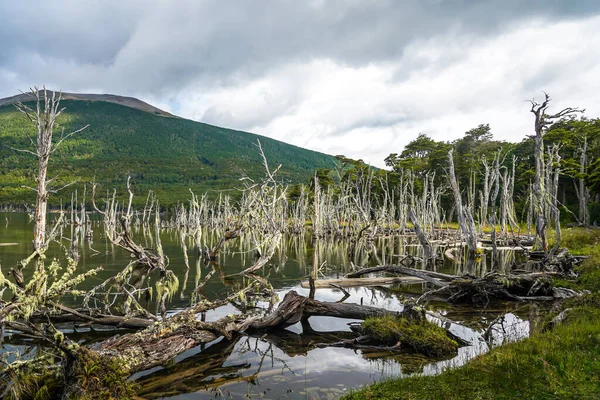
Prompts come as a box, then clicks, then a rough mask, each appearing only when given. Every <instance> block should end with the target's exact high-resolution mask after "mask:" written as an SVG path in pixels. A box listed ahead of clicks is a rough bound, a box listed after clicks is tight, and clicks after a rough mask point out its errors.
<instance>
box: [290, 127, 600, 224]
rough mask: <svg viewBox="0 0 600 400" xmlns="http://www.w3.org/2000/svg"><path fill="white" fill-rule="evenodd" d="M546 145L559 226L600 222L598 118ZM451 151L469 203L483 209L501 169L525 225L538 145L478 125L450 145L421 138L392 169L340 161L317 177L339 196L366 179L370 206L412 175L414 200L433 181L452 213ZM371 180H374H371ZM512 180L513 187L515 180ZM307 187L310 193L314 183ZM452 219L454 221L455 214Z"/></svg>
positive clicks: (560, 131) (550, 133)
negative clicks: (504, 138) (511, 139)
mask: <svg viewBox="0 0 600 400" xmlns="http://www.w3.org/2000/svg"><path fill="white" fill-rule="evenodd" d="M544 146H545V152H546V162H547V163H550V165H548V168H547V170H548V171H549V172H548V173H550V171H552V173H555V172H556V171H558V174H557V175H556V177H557V178H558V182H557V183H558V184H557V187H555V188H553V192H554V194H553V196H555V199H556V202H557V204H558V206H559V208H560V210H561V221H562V222H566V223H577V224H598V223H600V119H598V118H596V119H586V118H569V119H563V120H560V121H558V122H557V123H555V124H553V125H552V126H551V127H549V129H548V130H547V132H546V134H545V135H544ZM450 150H453V155H454V164H455V172H456V176H457V179H458V182H459V185H460V187H461V191H462V194H463V197H464V201H465V202H466V203H467V204H471V206H472V208H473V209H476V210H477V209H480V208H481V207H482V205H483V204H482V203H484V198H483V197H484V194H485V192H486V191H493V190H494V189H493V188H487V187H486V180H487V184H488V185H489V184H490V179H489V175H490V169H492V168H493V166H494V163H498V164H499V167H500V177H499V179H498V189H497V190H499V191H500V192H501V191H502V189H503V186H507V185H509V184H511V186H513V187H511V188H510V189H511V190H510V191H509V192H508V193H509V194H510V195H511V199H512V201H513V202H514V213H515V214H516V218H517V219H518V220H519V221H521V222H524V221H525V220H526V214H527V212H528V207H529V204H530V196H531V195H532V192H531V185H532V183H533V181H534V178H535V160H534V139H533V137H532V136H531V137H529V136H528V137H526V138H524V139H523V140H522V141H521V142H519V143H510V142H505V141H500V140H495V139H494V136H493V132H492V130H491V128H490V126H489V124H482V125H479V126H477V127H476V128H473V129H471V130H469V131H467V132H465V134H464V136H463V137H462V138H460V139H457V140H455V141H452V142H450V141H436V140H434V139H432V138H430V137H428V136H427V135H425V134H420V135H419V136H418V137H417V138H416V139H414V140H413V141H411V142H410V143H408V144H407V145H406V147H405V148H404V150H403V151H402V152H401V153H392V154H390V155H389V156H388V157H387V158H386V159H385V163H386V165H387V166H388V167H389V168H390V169H391V171H386V170H377V169H374V168H371V167H370V166H368V165H367V164H365V163H364V162H363V161H362V160H352V159H349V158H347V157H344V156H337V159H338V167H337V168H331V169H318V170H317V171H316V176H317V178H318V182H319V184H320V185H321V186H322V187H323V188H325V189H327V188H328V187H332V188H334V189H333V190H334V191H335V190H338V191H339V186H340V185H341V184H342V183H349V184H350V186H353V185H354V186H356V185H357V182H359V181H360V182H363V183H364V181H365V180H368V182H369V185H370V188H369V191H370V199H371V201H373V202H375V203H378V204H381V203H382V202H384V201H385V197H386V196H389V193H390V191H392V192H393V191H394V190H399V188H398V185H400V184H401V182H405V181H406V176H407V174H410V177H411V179H414V191H415V195H420V194H422V193H423V188H424V185H425V184H426V182H427V185H431V184H432V183H433V185H434V187H436V188H440V189H441V190H442V195H441V199H440V201H441V208H442V209H443V210H446V212H447V213H451V212H452V210H453V204H454V200H453V198H452V194H451V191H450V190H449V183H448V152H449V151H450ZM486 170H487V172H486ZM367 176H369V178H365V177H367ZM486 177H487V178H486ZM511 179H512V180H514V182H512V181H509V180H511ZM552 180H553V178H550V179H549V181H552ZM363 183H361V185H362V184H363ZM307 184H308V186H309V187H310V188H312V187H313V186H314V180H311V181H310V182H309V183H307ZM507 189H508V188H507ZM300 190H301V185H296V186H294V187H292V188H291V190H290V196H291V198H292V200H293V199H294V198H296V197H297V196H298V194H299V193H300ZM357 190H358V188H357ZM502 199H503V198H502V196H501V195H497V196H496V197H495V204H492V205H491V207H492V208H493V206H494V205H495V206H496V208H497V210H500V209H501V202H502V201H503V200H502ZM581 199H582V200H581ZM448 220H452V218H451V216H450V215H448ZM480 222H481V221H480ZM484 222H485V223H487V221H484Z"/></svg>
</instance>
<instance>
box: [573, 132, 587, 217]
mask: <svg viewBox="0 0 600 400" xmlns="http://www.w3.org/2000/svg"><path fill="white" fill-rule="evenodd" d="M587 151H588V140H587V136H585V137H584V138H583V143H582V144H580V146H579V148H578V149H577V152H578V153H579V174H578V176H577V179H576V181H575V182H573V183H574V184H575V193H576V194H577V202H578V203H579V211H578V217H579V218H578V219H579V223H580V224H583V225H584V226H588V225H589V224H590V210H589V209H588V206H589V203H590V189H589V188H588V187H587V186H586V184H585V176H586V173H587V167H588V159H587Z"/></svg>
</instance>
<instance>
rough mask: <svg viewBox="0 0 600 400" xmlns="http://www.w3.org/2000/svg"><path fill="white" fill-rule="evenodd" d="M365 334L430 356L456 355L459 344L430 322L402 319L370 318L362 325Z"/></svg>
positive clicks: (388, 343) (389, 317) (388, 317)
mask: <svg viewBox="0 0 600 400" xmlns="http://www.w3.org/2000/svg"><path fill="white" fill-rule="evenodd" d="M362 327H363V329H364V333H365V334H366V335H370V336H371V337H373V338H374V339H375V340H377V341H379V342H382V343H385V344H387V345H390V346H393V345H395V344H397V343H400V345H401V346H402V347H408V348H412V349H414V350H415V351H417V352H419V353H422V354H425V355H429V356H436V357H439V356H447V355H450V354H456V351H457V349H458V343H456V341H454V340H452V339H450V338H449V337H448V335H447V334H446V330H445V329H443V328H440V327H439V326H437V325H436V324H434V323H432V322H429V321H416V320H410V319H407V318H402V317H392V316H385V317H378V318H368V319H367V320H365V322H364V323H363V324H362Z"/></svg>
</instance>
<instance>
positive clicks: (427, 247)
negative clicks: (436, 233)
mask: <svg viewBox="0 0 600 400" xmlns="http://www.w3.org/2000/svg"><path fill="white" fill-rule="evenodd" d="M408 218H409V219H410V222H412V224H413V227H414V228H415V234H416V235H417V238H418V239H419V242H420V243H421V246H422V247H423V260H424V264H425V265H431V264H434V263H435V253H434V251H433V248H432V247H431V243H430V242H429V239H428V238H427V235H426V234H425V232H423V229H421V224H419V220H418V218H417V216H416V214H415V212H414V210H412V209H411V210H410V211H409V212H408Z"/></svg>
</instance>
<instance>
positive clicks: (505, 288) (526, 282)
mask: <svg viewBox="0 0 600 400" xmlns="http://www.w3.org/2000/svg"><path fill="white" fill-rule="evenodd" d="M550 275H554V274H546V273H539V272H536V273H531V274H523V275H511V274H500V273H497V272H491V273H488V274H486V275H485V276H483V277H481V278H474V277H470V276H463V277H460V278H458V279H455V280H453V281H452V282H450V284H449V285H447V286H445V287H442V288H437V289H434V290H431V291H429V292H427V293H425V294H423V295H422V296H421V297H420V298H419V299H418V300H417V303H420V302H421V301H422V300H426V299H428V298H429V297H430V296H432V295H436V296H446V301H448V302H451V303H469V304H482V305H483V306H484V307H487V306H488V305H489V304H490V303H491V302H492V301H494V300H512V301H527V300H530V301H531V300H536V301H537V300H543V301H548V300H551V299H552V300H557V299H564V298H569V297H574V296H577V295H579V294H580V293H579V292H576V291H574V290H570V289H566V288H559V287H555V286H554V285H553V283H552V279H551V278H550Z"/></svg>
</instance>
